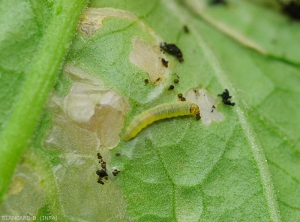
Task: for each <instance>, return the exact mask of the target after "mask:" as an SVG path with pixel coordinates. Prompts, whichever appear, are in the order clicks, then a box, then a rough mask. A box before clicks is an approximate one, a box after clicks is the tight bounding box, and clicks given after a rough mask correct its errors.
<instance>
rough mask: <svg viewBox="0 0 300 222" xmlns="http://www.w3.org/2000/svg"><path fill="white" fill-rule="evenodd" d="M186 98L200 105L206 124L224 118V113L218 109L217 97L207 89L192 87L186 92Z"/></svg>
mask: <svg viewBox="0 0 300 222" xmlns="http://www.w3.org/2000/svg"><path fill="white" fill-rule="evenodd" d="M185 98H186V100H187V101H190V102H193V103H195V104H197V105H198V106H199V108H200V115H201V120H202V122H203V124H204V125H209V124H210V123H211V122H212V121H215V122H221V121H223V120H224V118H225V117H224V115H223V113H220V112H219V111H217V109H216V108H217V104H218V100H217V98H215V97H214V96H212V95H210V94H209V93H208V92H207V91H206V90H205V89H191V90H189V91H188V92H187V93H186V95H185Z"/></svg>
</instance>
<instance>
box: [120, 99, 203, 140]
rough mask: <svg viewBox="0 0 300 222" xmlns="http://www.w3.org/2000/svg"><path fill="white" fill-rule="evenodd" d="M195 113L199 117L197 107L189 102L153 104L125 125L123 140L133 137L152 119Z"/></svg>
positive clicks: (152, 120)
mask: <svg viewBox="0 0 300 222" xmlns="http://www.w3.org/2000/svg"><path fill="white" fill-rule="evenodd" d="M192 114H196V116H197V119H199V117H200V110H199V107H198V106H197V105H196V104H194V103H191V102H187V101H185V102H175V103H165V104H161V105H158V106H155V107H153V108H151V109H149V110H147V111H145V112H143V113H141V114H140V115H138V116H137V117H136V118H135V119H134V120H133V121H132V122H131V123H130V124H129V126H128V127H127V129H126V131H125V135H124V140H130V139H132V138H134V137H135V136H136V135H137V134H138V133H139V132H140V131H141V130H142V129H143V128H145V127H146V126H147V125H149V124H151V123H153V122H154V121H157V120H160V119H165V118H171V117H175V116H185V115H192Z"/></svg>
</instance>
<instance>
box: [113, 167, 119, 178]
mask: <svg viewBox="0 0 300 222" xmlns="http://www.w3.org/2000/svg"><path fill="white" fill-rule="evenodd" d="M119 173H120V170H117V169H115V170H114V171H113V172H112V174H113V175H114V176H117V175H118V174H119Z"/></svg>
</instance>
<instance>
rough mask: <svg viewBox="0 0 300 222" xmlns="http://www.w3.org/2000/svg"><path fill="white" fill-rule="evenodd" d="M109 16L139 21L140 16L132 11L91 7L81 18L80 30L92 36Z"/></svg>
mask: <svg viewBox="0 0 300 222" xmlns="http://www.w3.org/2000/svg"><path fill="white" fill-rule="evenodd" d="M107 17H117V18H120V19H128V20H131V21H137V20H138V18H137V17H136V16H135V15H133V14H131V13H130V12H127V11H124V10H120V9H114V8H91V7H89V8H88V9H86V10H85V12H84V13H83V14H82V16H81V18H80V22H79V25H78V30H79V31H80V32H81V33H83V34H85V35H87V36H92V35H93V34H95V32H96V31H97V30H98V29H100V28H102V23H103V20H104V19H105V18H107Z"/></svg>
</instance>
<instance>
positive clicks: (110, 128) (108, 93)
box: [44, 63, 129, 154]
mask: <svg viewBox="0 0 300 222" xmlns="http://www.w3.org/2000/svg"><path fill="white" fill-rule="evenodd" d="M64 74H65V75H67V77H68V78H69V79H70V80H71V81H72V87H71V88H70V90H69V93H68V94H67V95H66V96H64V97H61V96H58V95H56V94H55V93H53V95H52V96H51V97H50V101H49V104H48V106H49V109H50V111H52V112H53V117H52V121H53V128H52V129H51V130H49V132H48V134H47V136H46V139H45V141H44V145H45V147H47V148H57V149H62V150H65V151H70V150H73V151H74V150H75V151H76V152H77V153H84V154H87V153H89V152H90V151H94V150H96V149H97V148H98V147H99V146H101V147H106V148H109V149H111V148H113V147H115V146H116V145H117V144H118V143H119V140H120V137H119V133H120V131H121V129H122V128H123V124H124V118H125V115H126V114H127V112H128V111H129V104H128V102H127V101H126V100H125V98H123V97H122V96H121V95H119V94H118V93H116V92H115V91H113V90H111V89H109V88H107V87H104V85H103V84H102V82H101V81H100V80H99V79H98V78H95V77H93V76H91V75H89V74H87V73H85V72H84V71H83V70H82V69H81V68H78V67H76V66H74V65H73V64H71V63H67V64H66V65H65V67H64Z"/></svg>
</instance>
